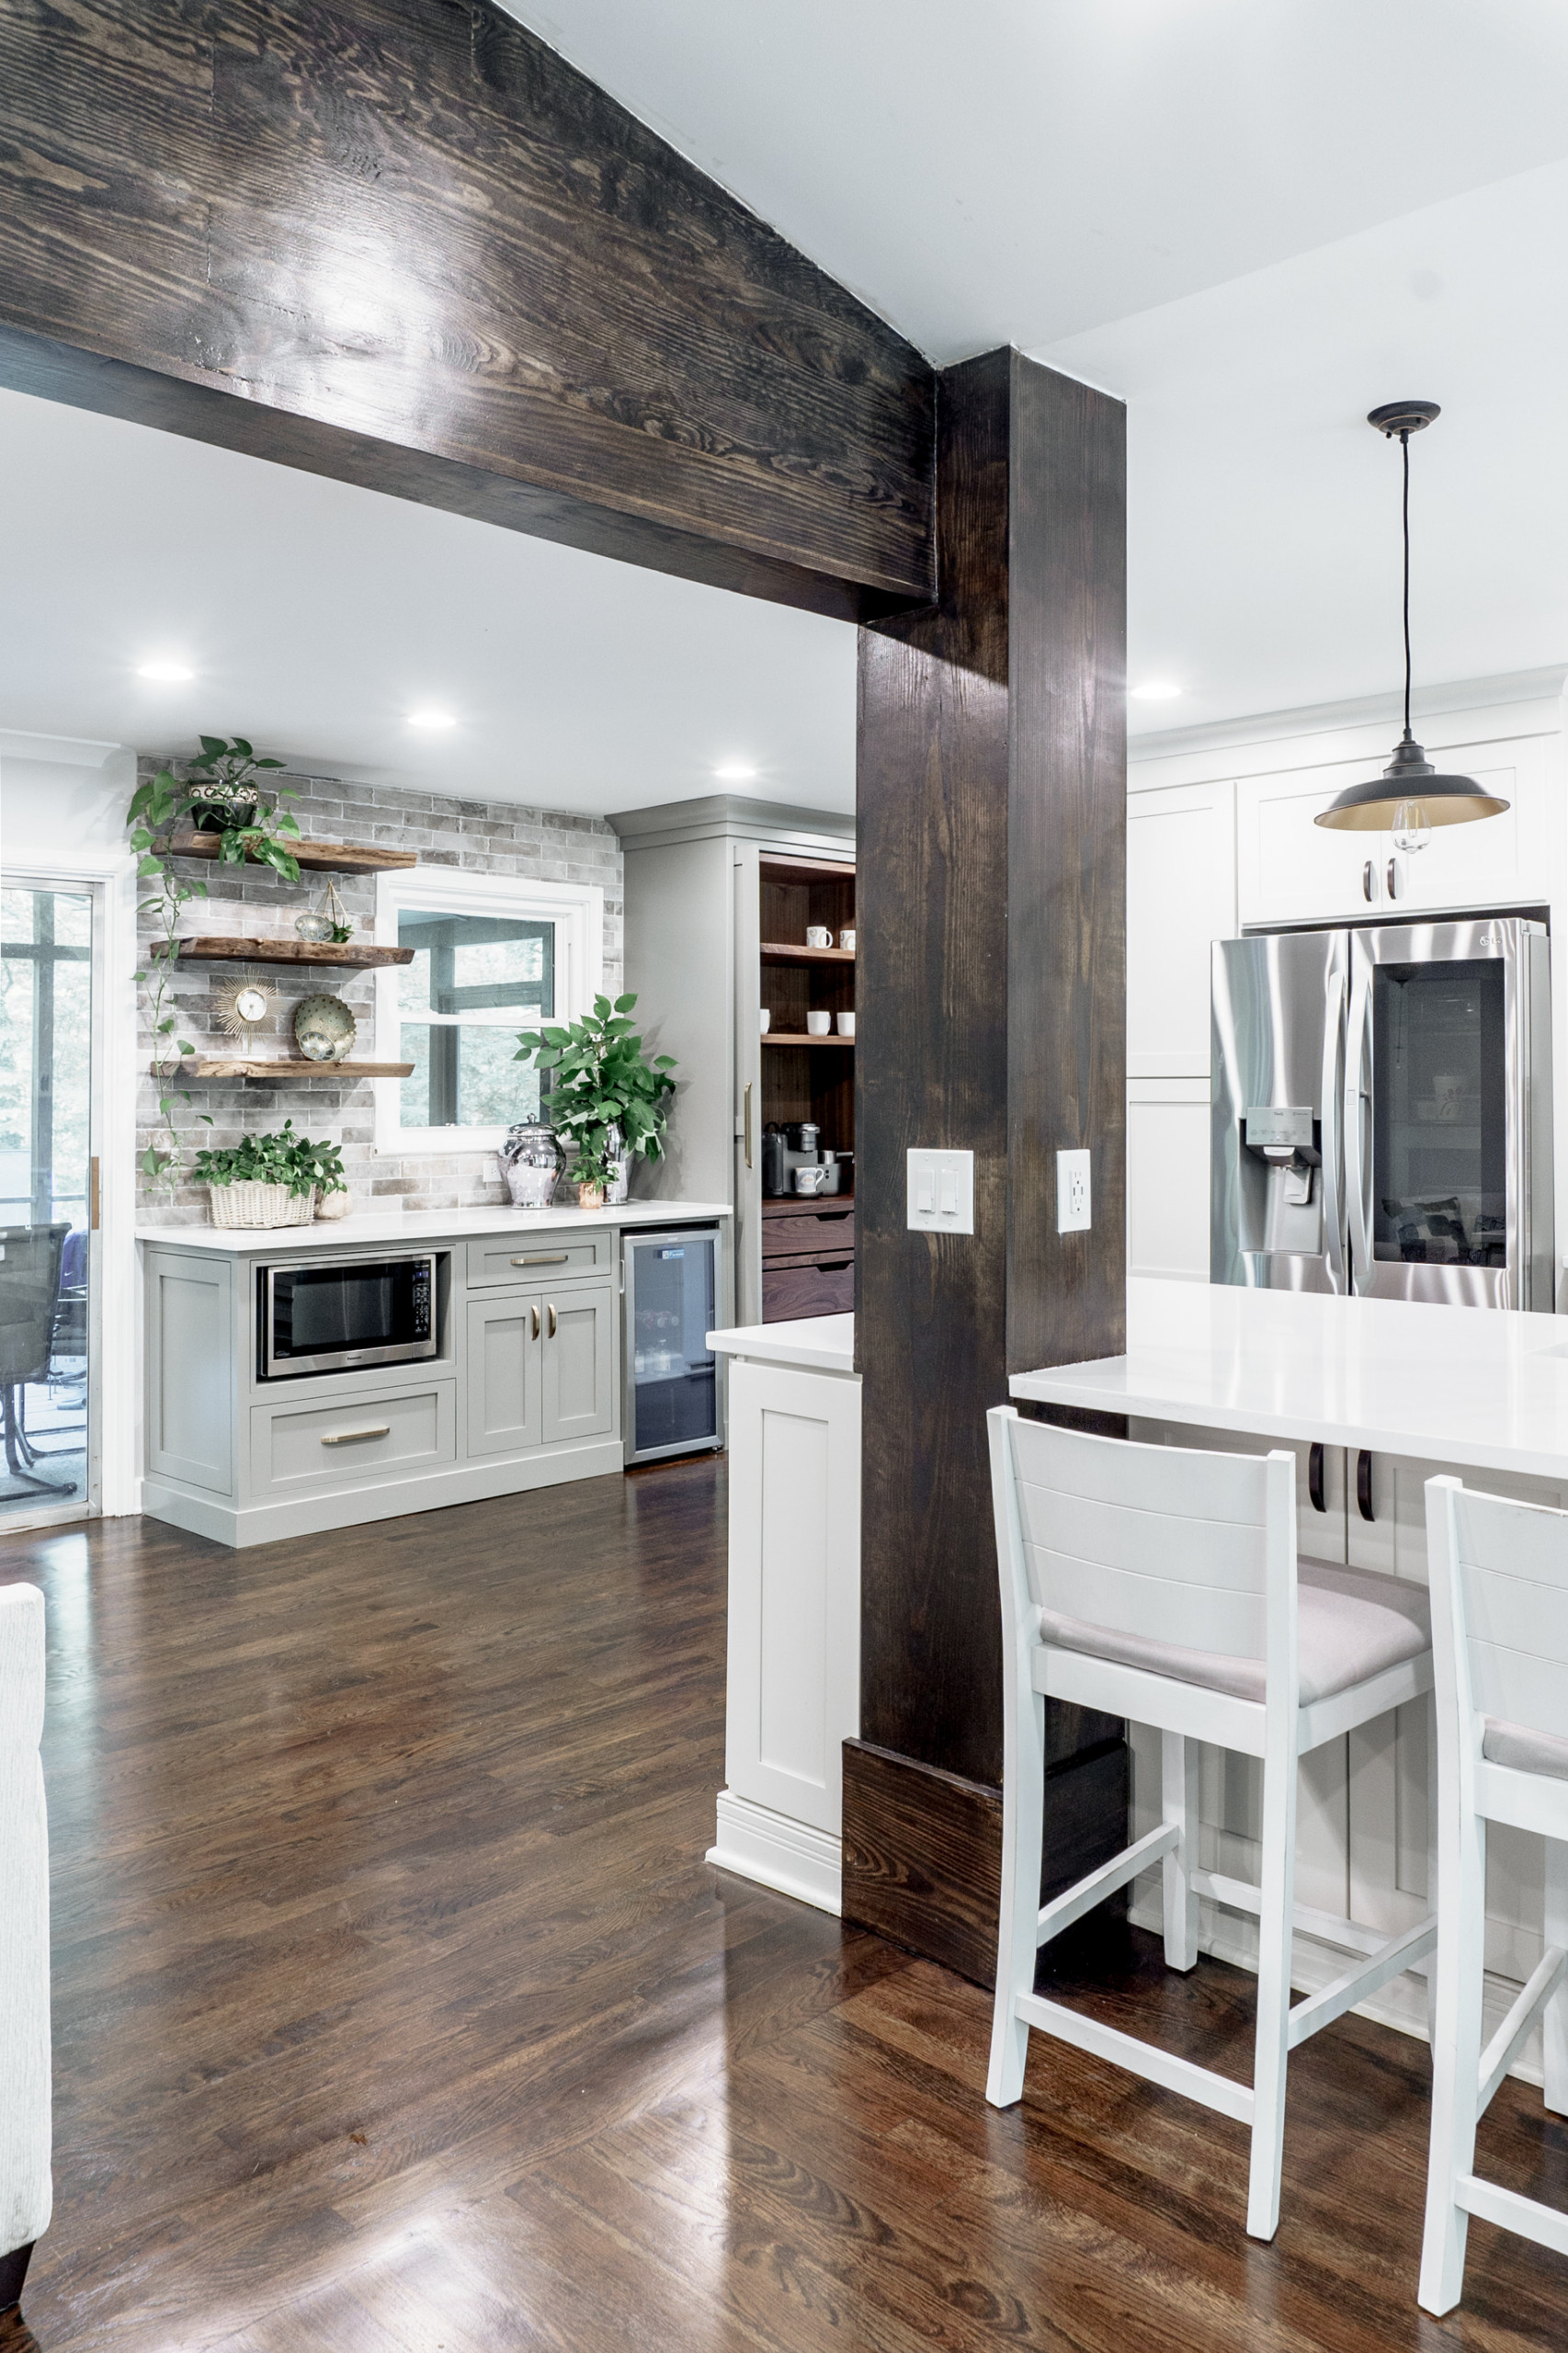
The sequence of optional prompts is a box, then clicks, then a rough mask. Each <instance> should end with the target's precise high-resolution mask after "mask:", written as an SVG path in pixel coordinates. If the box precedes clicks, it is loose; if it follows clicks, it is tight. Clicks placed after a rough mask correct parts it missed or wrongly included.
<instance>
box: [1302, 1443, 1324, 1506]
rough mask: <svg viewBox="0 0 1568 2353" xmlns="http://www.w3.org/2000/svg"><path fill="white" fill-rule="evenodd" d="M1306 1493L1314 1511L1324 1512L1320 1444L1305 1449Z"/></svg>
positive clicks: (1321, 1448) (1321, 1449)
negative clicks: (1309, 1497)
mask: <svg viewBox="0 0 1568 2353" xmlns="http://www.w3.org/2000/svg"><path fill="white" fill-rule="evenodd" d="M1307 1493H1308V1495H1310V1496H1311V1497H1312V1509H1313V1510H1314V1511H1326V1510H1327V1509H1328V1505H1327V1503H1326V1501H1325V1500H1324V1492H1323V1447H1322V1444H1321V1442H1320V1443H1318V1444H1316V1445H1313V1446H1310V1447H1309V1448H1308V1449H1307Z"/></svg>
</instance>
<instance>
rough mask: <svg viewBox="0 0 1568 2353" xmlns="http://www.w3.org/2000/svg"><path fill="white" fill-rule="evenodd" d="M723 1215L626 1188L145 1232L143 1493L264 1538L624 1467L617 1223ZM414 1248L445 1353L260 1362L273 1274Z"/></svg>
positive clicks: (215, 1529)
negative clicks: (533, 1202)
mask: <svg viewBox="0 0 1568 2353" xmlns="http://www.w3.org/2000/svg"><path fill="white" fill-rule="evenodd" d="M729 1216H730V1212H729V1211H728V1209H727V1208H726V1207H725V1205H724V1204H723V1203H722V1202H715V1201H629V1202H625V1203H623V1204H621V1205H620V1206H619V1207H618V1208H608V1209H602V1210H589V1211H584V1210H578V1209H573V1208H562V1209H549V1210H517V1209H511V1208H509V1207H500V1206H496V1207H491V1208H483V1209H472V1210H434V1211H399V1212H395V1213H393V1214H391V1215H370V1216H357V1217H347V1218H341V1219H337V1220H335V1221H329V1220H321V1221H318V1222H316V1223H314V1224H311V1225H300V1226H276V1227H272V1228H267V1229H256V1228H240V1227H220V1226H210V1225H180V1226H156V1225H145V1226H141V1227H139V1228H138V1229H137V1234H136V1240H137V1244H138V1258H139V1261H140V1269H141V1278H142V1325H143V1331H144V1335H145V1351H144V1355H145V1408H144V1431H143V1436H144V1455H145V1469H144V1474H143V1480H142V1509H143V1510H144V1511H146V1512H148V1513H150V1514H151V1515H152V1516H153V1518H158V1519H166V1520H170V1521H172V1522H173V1523H174V1524H175V1525H176V1527H179V1528H186V1529H190V1530H191V1531H192V1532H193V1533H194V1534H196V1535H199V1536H208V1537H211V1538H213V1539H215V1540H217V1541H218V1542H219V1543H222V1544H233V1545H250V1544H265V1543H270V1542H272V1541H274V1540H276V1539H277V1538H278V1537H286V1536H304V1535H313V1534H316V1533H318V1532H319V1531H320V1530H322V1529H330V1528H347V1527H352V1526H355V1525H358V1524H359V1523H361V1522H363V1521H366V1520H372V1519H388V1518H395V1517H397V1516H398V1515H400V1514H402V1513H404V1512H414V1511H431V1510H436V1509H438V1508H440V1507H442V1506H446V1505H448V1504H463V1503H475V1502H479V1501H482V1500H483V1499H484V1498H486V1497H488V1496H492V1495H514V1494H519V1493H522V1492H525V1491H526V1490H528V1489H529V1488H532V1487H540V1486H550V1485H555V1484H558V1483H561V1482H563V1481H566V1480H571V1479H588V1478H594V1477H599V1476H603V1475H604V1474H605V1473H607V1472H619V1470H620V1469H621V1467H622V1459H623V1438H622V1427H621V1419H622V1406H621V1382H620V1377H619V1375H620V1362H621V1337H620V1301H621V1267H620V1247H621V1245H620V1236H621V1234H622V1233H623V1232H625V1231H628V1230H643V1231H647V1230H653V1231H662V1230H664V1229H665V1228H676V1227H679V1228H687V1227H691V1226H699V1227H700V1226H704V1225H716V1226H718V1227H720V1229H721V1230H722V1231H723V1230H727V1226H728V1221H729ZM414 1253H422V1254H428V1256H430V1257H431V1258H432V1259H433V1261H434V1299H433V1302H432V1320H433V1333H434V1340H435V1349H434V1353H433V1354H431V1355H428V1356H425V1357H422V1358H403V1360H398V1361H381V1362H376V1363H369V1362H366V1363H362V1364H358V1365H355V1366H354V1367H353V1368H352V1369H346V1368H345V1367H342V1366H337V1365H335V1366H333V1367H332V1368H331V1369H329V1370H308V1371H301V1372H294V1373H284V1374H281V1375H279V1374H278V1373H277V1372H276V1371H275V1372H274V1373H273V1375H272V1376H271V1377H267V1376H266V1374H265V1373H264V1370H263V1367H262V1363H261V1360H260V1358H261V1347H260V1343H261V1333H262V1319H261V1316H260V1311H259V1307H258V1291H259V1290H260V1289H261V1285H260V1284H259V1283H258V1280H257V1276H258V1270H259V1269H261V1268H263V1267H284V1268H287V1267H301V1266H309V1265H316V1266H321V1265H323V1264H324V1262H325V1261H327V1260H329V1259H343V1260H345V1261H347V1262H348V1265H349V1267H350V1268H352V1267H353V1266H355V1265H359V1264H363V1265H366V1266H369V1265H372V1264H374V1263H376V1262H378V1261H383V1260H386V1259H389V1258H391V1259H396V1258H398V1257H399V1256H405V1255H409V1254H414ZM428 1295H429V1293H428V1290H427V1291H426V1296H428ZM722 1312H723V1313H728V1312H729V1311H728V1306H727V1302H722ZM378 1353H380V1352H378Z"/></svg>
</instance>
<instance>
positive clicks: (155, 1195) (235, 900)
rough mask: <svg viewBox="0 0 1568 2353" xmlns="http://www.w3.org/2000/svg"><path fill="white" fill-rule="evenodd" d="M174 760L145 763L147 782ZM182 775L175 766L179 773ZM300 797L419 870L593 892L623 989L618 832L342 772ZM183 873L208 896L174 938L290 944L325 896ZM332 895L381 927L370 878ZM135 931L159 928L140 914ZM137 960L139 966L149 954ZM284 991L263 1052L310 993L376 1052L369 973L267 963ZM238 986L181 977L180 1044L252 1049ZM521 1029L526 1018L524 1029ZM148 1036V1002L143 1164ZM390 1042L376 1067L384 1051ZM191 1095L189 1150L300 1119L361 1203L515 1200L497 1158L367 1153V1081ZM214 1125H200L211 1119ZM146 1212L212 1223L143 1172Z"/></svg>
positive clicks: (249, 1085) (315, 835)
mask: <svg viewBox="0 0 1568 2353" xmlns="http://www.w3.org/2000/svg"><path fill="white" fill-rule="evenodd" d="M164 765H165V763H163V762H162V761H159V760H143V761H142V763H141V764H140V772H141V774H142V777H144V778H145V777H150V776H153V774H155V773H156V771H157V769H158V768H159V767H162V766H164ZM175 765H176V769H177V767H178V763H175ZM273 781H274V783H275V784H276V785H279V786H286V787H287V788H288V789H289V790H291V791H294V792H297V793H298V794H299V796H300V798H299V799H298V801H295V802H293V803H292V804H291V805H292V808H293V812H294V815H295V816H296V818H297V819H298V821H299V825H300V830H301V834H303V835H304V836H305V838H306V839H307V840H313V841H345V840H347V841H363V842H370V843H374V844H376V845H377V846H379V847H391V848H397V849H411V850H414V851H415V852H416V853H417V854H418V857H419V858H420V860H421V862H422V863H423V864H426V865H430V866H441V867H448V868H454V867H455V868H457V869H459V870H466V871H469V872H472V873H490V874H515V875H521V876H524V877H526V878H528V880H530V881H574V882H597V884H599V886H600V887H601V888H602V890H603V891H604V893H605V929H604V961H605V986H606V988H607V989H608V992H609V993H610V995H615V994H616V993H617V991H618V990H619V986H620V976H621V942H622V925H623V904H624V903H623V898H622V873H621V858H620V845H619V842H618V840H617V839H616V836H615V835H614V834H613V833H612V832H611V830H610V828H609V827H608V825H606V824H603V823H601V822H600V821H599V820H598V819H597V818H592V817H578V816H572V815H567V814H565V813H558V812H554V811H551V810H544V809H535V808H521V807H516V806H514V805H513V804H512V803H511V802H509V801H471V800H466V799H465V800H461V801H460V800H456V799H452V798H448V797H446V796H444V795H442V794H440V793H433V792H428V791H412V790H410V791H404V790H401V789H394V788H392V787H391V786H381V785H374V784H357V783H352V782H349V781H347V779H338V778H335V777H312V776H306V775H302V774H300V775H296V774H292V773H288V772H286V773H284V774H282V775H280V776H278V777H276V778H275V779H273ZM182 871H183V872H184V873H185V874H186V875H187V877H188V879H190V880H191V881H205V882H206V884H207V890H208V895H207V897H206V898H205V899H196V900H193V901H192V902H191V904H189V905H188V906H187V908H186V910H185V915H184V917H183V920H182V925H181V928H182V929H183V930H186V931H187V932H197V931H206V932H218V933H222V934H223V935H225V936H226V937H228V938H242V937H244V936H246V935H247V934H248V935H256V936H262V937H266V936H267V935H270V934H273V933H277V934H280V935H282V936H284V937H291V936H292V932H293V923H294V917H295V916H296V915H298V914H299V912H300V910H301V907H303V906H306V905H310V904H314V903H315V902H316V901H317V900H318V899H320V898H321V897H323V896H324V892H325V884H326V878H325V876H324V875H322V876H320V877H314V876H310V875H308V874H307V875H306V876H302V877H301V881H300V883H299V884H298V885H294V884H290V883H286V882H283V881H280V880H279V878H278V876H277V875H274V874H272V873H270V872H268V871H267V870H265V869H262V868H257V867H254V866H247V867H217V866H213V865H209V864H207V863H206V862H205V861H201V862H198V861H196V860H195V859H192V860H190V861H188V862H187V864H186V865H185V866H184V867H183V869H182ZM335 881H336V883H337V887H338V891H339V892H340V894H341V896H342V899H343V904H344V906H345V908H346V909H347V914H348V915H349V917H350V919H351V920H352V921H354V922H356V923H358V922H360V921H363V922H365V923H366V924H367V925H368V924H369V923H371V922H373V920H374V916H375V905H376V886H375V878H374V876H373V875H364V874H340V875H337V876H336V877H335ZM152 929H153V926H151V924H150V922H149V921H148V919H147V918H146V917H145V916H143V917H142V934H143V937H144V938H145V937H147V936H148V935H149V934H150V933H151V932H152ZM141 961H142V962H143V963H145V961H146V958H145V955H144V954H143V956H142V959H141ZM256 969H257V976H258V977H260V978H265V979H266V981H267V983H268V984H269V985H270V986H271V987H272V988H273V990H274V991H275V992H276V995H277V1007H276V1010H275V1012H274V1014H273V1016H272V1017H271V1018H270V1019H269V1020H268V1021H267V1024H266V1025H265V1026H264V1028H263V1029H262V1030H261V1031H260V1033H259V1038H258V1043H259V1051H261V1052H263V1053H277V1054H279V1055H281V1054H284V1053H287V1052H289V1051H291V1050H292V1046H293V1034H292V1022H293V1015H294V1007H295V1006H296V1005H297V1004H298V1003H299V1001H300V999H301V997H303V996H312V995H319V994H331V995H338V996H341V997H342V998H343V999H344V1001H345V1003H346V1004H347V1006H349V1007H350V1008H351V1010H352V1011H353V1012H354V1014H355V1016H356V1017H357V1019H358V1021H359V1024H360V1031H359V1038H358V1042H357V1043H356V1046H355V1049H354V1051H355V1052H356V1054H357V1055H361V1056H363V1057H365V1058H366V1059H367V1060H368V1059H369V1058H370V1057H371V1056H372V1055H373V1054H374V1053H375V1052H376V1051H377V1040H376V1039H375V1036H374V1028H373V1008H374V1004H375V983H374V979H373V977H372V975H370V974H369V973H368V972H355V973H342V974H328V973H322V972H301V973H295V972H290V970H289V969H288V968H287V967H286V966H281V965H276V964H271V965H265V966H259V967H257V968H256ZM237 977H238V971H237V968H236V967H235V966H233V965H212V966H209V965H199V966H198V965H191V966H187V967H186V968H185V969H184V970H182V971H180V972H178V973H177V975H176V980H175V983H174V984H173V995H174V1002H175V1006H176V1009H177V1014H178V1019H179V1034H180V1035H181V1036H182V1037H187V1038H189V1039H190V1040H191V1041H192V1043H193V1044H194V1045H195V1046H196V1048H197V1050H198V1051H199V1052H208V1053H220V1052H222V1051H223V1049H224V1048H225V1047H229V1046H233V1051H243V1050H242V1049H241V1048H240V1047H238V1046H237V1045H233V1041H232V1040H229V1039H227V1038H225V1037H224V1035H223V1033H222V1029H220V1028H219V1026H218V1016H217V1006H216V1001H217V998H218V996H219V995H220V993H221V992H222V991H223V990H224V989H225V988H227V987H229V986H231V985H232V984H233V982H234V981H235V979H236V978H237ZM520 1026H522V1025H521V1024H519V1027H520ZM138 1051H139V1059H140V1060H141V1061H142V1065H143V1075H142V1081H141V1086H140V1089H139V1096H138V1105H137V1118H138V1133H137V1139H136V1149H137V1152H138V1154H141V1153H142V1152H143V1151H144V1150H145V1149H146V1148H147V1146H148V1145H149V1144H151V1145H153V1146H154V1148H155V1147H156V1146H157V1144H158V1142H159V1135H160V1131H159V1129H158V1126H157V1124H156V1120H157V1096H158V1089H157V1087H156V1086H155V1085H154V1083H153V1079H152V1076H151V1074H150V1072H149V1071H148V1069H147V1065H148V1064H149V1063H151V1060H152V1051H153V1031H152V1021H151V1017H150V1013H149V1009H148V1002H147V997H146V994H145V992H143V994H142V1005H141V1009H140V1019H139V1024H138ZM391 1051H392V1047H391V1044H390V1042H389V1043H388V1044H387V1046H386V1048H385V1051H384V1054H383V1057H382V1058H383V1059H384V1058H385V1057H386V1056H390V1054H391ZM172 1083H173V1085H174V1086H176V1087H177V1086H182V1085H183V1086H184V1088H185V1090H186V1091H187V1093H188V1094H189V1096H190V1097H191V1100H190V1103H189V1105H188V1106H186V1105H182V1106H181V1107H180V1108H181V1112H182V1125H183V1126H184V1127H186V1128H187V1130H188V1131H189V1138H190V1142H191V1145H192V1148H196V1147H198V1146H199V1145H201V1144H211V1145H219V1144H233V1143H237V1142H239V1141H240V1139H241V1137H242V1136H244V1135H254V1134H259V1133H260V1132H262V1131H264V1130H267V1129H269V1128H278V1127H281V1126H282V1124H283V1122H284V1120H288V1119H291V1120H293V1122H294V1125H295V1127H296V1128H297V1129H299V1130H301V1131H302V1132H303V1133H304V1134H306V1135H310V1136H315V1137H322V1136H326V1137H330V1138H331V1139H332V1140H333V1141H334V1142H337V1143H339V1144H340V1145H341V1147H342V1151H343V1162H344V1172H345V1175H346V1176H347V1179H348V1185H349V1190H350V1191H351V1193H353V1195H354V1196H355V1199H356V1201H357V1202H358V1203H363V1204H364V1205H366V1206H369V1205H370V1204H371V1203H372V1202H375V1203H380V1204H384V1205H387V1206H390V1205H391V1204H392V1202H393V1201H397V1200H401V1201H403V1202H404V1203H406V1204H407V1206H409V1207H410V1208H415V1209H432V1210H437V1209H458V1208H470V1207H475V1206H478V1205H480V1204H482V1203H484V1202H487V1201H501V1200H504V1199H506V1188H505V1186H504V1185H503V1184H501V1183H500V1181H499V1179H498V1175H497V1172H496V1166H495V1157H494V1154H493V1153H484V1152H475V1153H457V1154H454V1153H451V1152H432V1153H428V1154H418V1153H378V1152H377V1151H376V1150H375V1149H374V1137H375V1101H374V1091H373V1088H372V1086H370V1084H369V1082H368V1081H363V1080H362V1081H360V1082H359V1083H358V1084H357V1085H355V1084H350V1085H336V1086H335V1085H333V1084H332V1083H331V1082H330V1081H329V1080H326V1079H312V1080H293V1081H289V1080H270V1079H210V1080H199V1079H185V1080H183V1081H182V1080H180V1079H176V1080H174V1081H173V1082H172ZM204 1113H205V1114H206V1115H208V1116H209V1117H210V1120H211V1121H212V1124H211V1126H210V1127H209V1126H207V1125H205V1124H204V1123H203V1120H202V1115H203V1114H204ZM138 1186H139V1189H140V1206H141V1210H142V1215H143V1216H144V1217H146V1218H147V1219H148V1220H150V1221H151V1222H153V1223H156V1224H160V1225H193V1224H201V1223H203V1222H205V1221H206V1217H207V1193H206V1188H204V1187H200V1186H195V1185H185V1186H182V1187H181V1188H180V1191H179V1194H178V1196H177V1198H176V1199H175V1201H174V1202H172V1203H171V1202H170V1201H169V1199H168V1197H167V1195H166V1194H165V1193H163V1192H162V1191H160V1190H159V1189H157V1188H154V1187H152V1186H150V1185H149V1184H148V1181H147V1179H146V1178H145V1177H142V1176H138Z"/></svg>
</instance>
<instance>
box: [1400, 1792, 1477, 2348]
mask: <svg viewBox="0 0 1568 2353" xmlns="http://www.w3.org/2000/svg"><path fill="white" fill-rule="evenodd" d="M1485 1939H1486V1824H1485V1823H1484V1821H1483V1819H1482V1818H1481V1816H1480V1815H1479V1814H1475V1813H1468V1812H1461V1810H1460V1807H1459V1805H1458V1803H1457V1802H1449V1797H1448V1793H1447V1792H1445V1795H1444V1805H1443V1820H1442V1824H1441V1845H1440V1847H1439V1849H1438V1865H1437V2040H1436V2041H1435V2042H1434V2044H1433V2047H1432V2146H1431V2154H1430V2156H1429V2157H1428V2159H1427V2165H1426V2230H1425V2233H1424V2234H1423V2237H1422V2242H1421V2282H1420V2286H1419V2288H1418V2289H1417V2290H1416V2301H1417V2302H1419V2303H1420V2304H1421V2305H1422V2306H1423V2308H1424V2309H1425V2310H1426V2311H1427V2312H1429V2313H1447V2312H1451V2311H1452V2310H1453V2308H1454V2306H1455V2305H1456V2304H1457V2303H1458V2302H1459V2300H1460V2294H1461V2293H1462V2291H1463V2289H1464V2250H1465V2239H1466V2236H1467V2234H1468V2232H1469V2229H1470V2216H1469V2215H1468V2214H1467V2213H1466V2212H1465V2211H1464V2208H1463V2207H1462V2206H1459V2205H1456V2204H1455V2202H1454V2182H1455V2180H1456V2178H1457V2177H1458V2176H1459V2175H1460V2174H1467V2173H1470V2172H1471V2171H1472V2170H1473V2168H1474V2165H1475V2122H1476V2116H1475V2110H1476V2101H1477V2099H1478V2097H1479V2096H1480V2092H1481V2006H1482V1996H1483V1970H1484V1966H1485Z"/></svg>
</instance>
